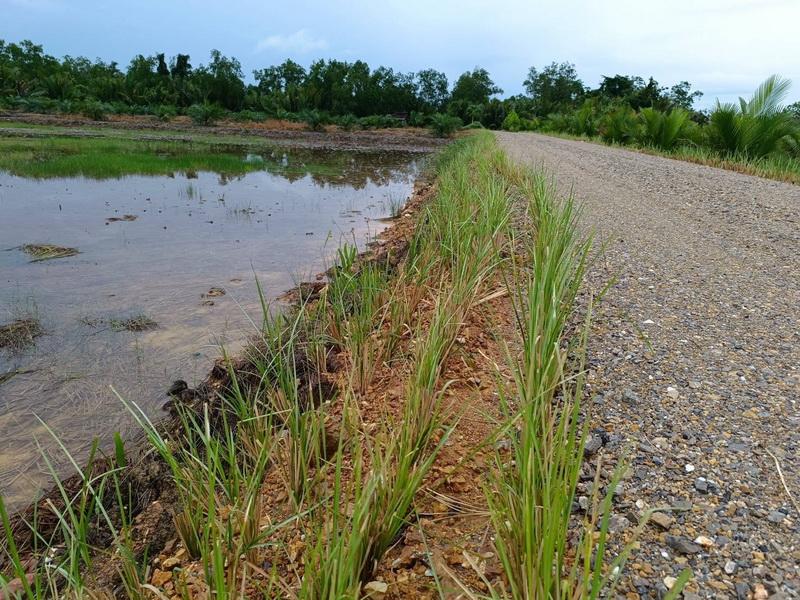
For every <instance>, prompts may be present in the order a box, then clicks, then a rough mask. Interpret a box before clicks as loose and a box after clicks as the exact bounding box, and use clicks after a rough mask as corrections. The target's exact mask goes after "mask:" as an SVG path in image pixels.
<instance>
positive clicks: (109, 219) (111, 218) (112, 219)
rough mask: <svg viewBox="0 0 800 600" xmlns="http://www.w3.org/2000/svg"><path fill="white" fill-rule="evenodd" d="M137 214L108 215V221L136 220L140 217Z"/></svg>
mask: <svg viewBox="0 0 800 600" xmlns="http://www.w3.org/2000/svg"><path fill="white" fill-rule="evenodd" d="M138 218H139V217H137V216H136V215H122V216H121V217H108V218H107V219H106V223H116V222H117V221H135V220H136V219H138Z"/></svg>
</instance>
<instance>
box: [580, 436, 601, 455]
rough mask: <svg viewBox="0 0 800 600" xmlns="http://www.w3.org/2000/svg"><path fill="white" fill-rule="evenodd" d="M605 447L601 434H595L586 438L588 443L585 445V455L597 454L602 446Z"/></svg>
mask: <svg viewBox="0 0 800 600" xmlns="http://www.w3.org/2000/svg"><path fill="white" fill-rule="evenodd" d="M602 447H603V438H601V437H600V436H599V435H593V436H591V437H589V439H588V440H586V443H585V444H584V446H583V454H584V455H585V456H591V455H592V454H595V453H596V452H597V451H598V450H600V448H602Z"/></svg>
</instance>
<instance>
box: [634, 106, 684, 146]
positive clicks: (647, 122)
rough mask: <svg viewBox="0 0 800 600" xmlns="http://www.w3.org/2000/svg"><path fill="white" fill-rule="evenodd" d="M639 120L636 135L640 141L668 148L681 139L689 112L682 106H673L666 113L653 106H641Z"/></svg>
mask: <svg viewBox="0 0 800 600" xmlns="http://www.w3.org/2000/svg"><path fill="white" fill-rule="evenodd" d="M639 120H640V121H641V123H642V128H641V129H640V131H639V137H638V141H639V142H640V143H642V144H645V145H648V146H654V147H656V148H659V149H661V150H670V149H672V148H673V147H674V146H675V144H677V143H678V141H680V140H682V139H683V132H684V130H685V129H686V125H687V124H688V123H689V113H688V112H687V111H685V110H683V109H682V108H675V109H673V110H672V111H671V112H668V113H665V112H662V111H660V110H656V109H655V108H643V109H642V110H641V111H640V112H639Z"/></svg>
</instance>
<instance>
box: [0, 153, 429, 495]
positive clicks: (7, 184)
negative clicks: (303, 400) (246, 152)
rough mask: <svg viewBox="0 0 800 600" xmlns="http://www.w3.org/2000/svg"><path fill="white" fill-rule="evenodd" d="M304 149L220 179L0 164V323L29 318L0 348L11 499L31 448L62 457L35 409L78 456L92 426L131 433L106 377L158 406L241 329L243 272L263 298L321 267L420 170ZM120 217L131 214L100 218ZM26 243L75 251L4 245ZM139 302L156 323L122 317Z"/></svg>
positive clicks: (38, 477)
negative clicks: (146, 326)
mask: <svg viewBox="0 0 800 600" xmlns="http://www.w3.org/2000/svg"><path fill="white" fill-rule="evenodd" d="M307 158H308V157H307V156H304V160H306V159H307ZM243 160H260V159H259V158H254V157H249V158H247V157H243ZM313 160H314V167H313V168H311V171H312V173H311V174H309V173H307V172H306V173H305V174H304V173H303V171H304V169H302V168H301V169H299V171H298V170H294V169H291V168H286V167H287V165H288V166H291V165H292V163H293V157H292V155H291V153H290V154H289V155H288V156H279V157H278V158H277V160H272V159H268V161H267V163H266V164H265V170H259V171H255V172H250V173H248V174H246V175H242V176H237V177H234V178H227V177H224V176H221V175H219V174H215V173H202V172H201V173H197V174H194V173H190V175H191V177H187V175H186V174H175V176H174V177H149V176H129V177H124V178H122V179H113V180H90V179H85V178H68V179H48V180H29V179H23V178H19V177H15V176H11V175H8V174H3V173H0V325H1V324H4V323H6V322H9V321H12V320H14V319H17V318H27V317H34V318H36V319H38V320H39V321H40V323H41V326H42V328H43V331H44V334H43V335H41V336H40V337H38V338H36V343H35V345H34V346H31V347H28V348H27V349H24V350H22V351H16V352H11V351H9V350H8V349H5V350H3V349H0V381H1V380H2V378H4V374H5V377H6V381H5V382H3V383H0V493H2V494H3V495H4V496H5V497H6V499H7V500H8V501H10V503H11V504H12V505H19V504H20V503H21V502H24V501H26V500H28V499H30V498H31V497H32V495H33V494H34V493H35V492H36V491H37V490H38V489H41V488H42V486H44V485H47V484H48V483H49V481H50V477H49V475H48V473H47V469H46V468H45V465H44V462H43V461H42V459H41V456H40V451H39V449H38V446H41V447H43V448H45V449H48V450H49V452H50V453H51V454H52V455H53V456H55V457H56V459H57V461H58V462H59V464H64V461H63V457H62V458H61V459H60V460H59V453H58V452H57V451H55V444H54V440H53V439H52V438H51V436H50V434H49V433H48V432H47V430H46V428H45V426H44V425H43V424H42V423H41V422H40V421H39V419H41V420H42V421H44V422H46V423H47V425H48V426H49V427H51V428H52V429H53V430H54V431H55V433H56V434H57V435H58V436H59V437H60V439H61V440H62V441H63V442H64V443H65V445H66V446H67V448H68V449H69V450H70V451H71V452H72V453H73V454H74V455H75V456H76V457H77V458H79V459H84V458H85V456H86V453H87V451H88V449H89V447H90V444H91V440H92V438H93V437H95V436H99V437H100V438H101V440H106V441H107V440H109V439H110V438H111V434H112V432H114V431H118V430H119V431H123V432H125V431H130V428H131V422H130V418H129V417H128V415H127V413H126V410H125V409H124V407H123V406H122V405H121V403H120V401H119V400H118V399H117V398H116V397H115V396H114V395H113V393H112V392H111V390H110V387H109V386H111V385H113V386H114V387H115V388H116V389H117V391H118V392H119V393H120V394H121V395H122V396H124V397H125V398H128V399H131V400H133V401H135V402H136V403H137V404H139V405H140V406H142V407H143V408H144V409H145V411H147V412H148V413H149V414H150V415H152V416H156V417H157V416H159V415H160V414H161V407H162V405H163V404H164V402H165V401H166V396H165V390H166V389H167V388H168V387H169V385H170V384H171V382H172V381H174V380H176V379H185V380H186V381H187V382H188V383H189V385H195V384H197V383H199V382H200V381H201V380H202V379H203V377H204V376H205V374H206V373H207V371H208V368H209V365H210V364H211V362H212V361H213V360H214V359H215V358H216V357H218V356H219V348H220V344H221V343H224V344H226V347H229V348H230V347H232V348H234V349H235V348H236V347H237V346H240V345H241V343H242V341H243V340H245V339H246V338H247V336H248V335H250V334H252V333H253V331H254V329H253V325H252V322H251V321H250V319H251V318H257V315H258V311H259V308H258V298H257V292H256V286H255V278H256V277H258V279H259V280H260V282H261V284H262V286H263V287H264V290H265V292H266V294H267V296H268V297H269V298H276V297H277V296H278V295H280V294H281V293H282V292H283V291H285V290H286V289H287V288H289V287H291V286H292V284H293V283H294V282H296V281H298V280H302V279H307V278H309V277H313V276H314V274H316V273H318V272H319V271H321V270H323V269H324V267H325V266H326V265H327V264H329V261H330V256H331V254H332V253H333V252H334V250H335V248H336V246H337V245H338V244H339V243H340V242H341V241H344V240H348V241H350V242H356V243H358V244H359V245H360V246H363V245H364V243H366V241H367V240H368V238H369V237H370V236H373V235H375V234H376V233H378V232H379V231H380V230H381V229H382V227H384V225H383V224H382V222H381V221H380V219H381V218H382V217H386V216H387V215H388V214H389V213H390V210H391V205H392V204H393V203H395V202H397V201H402V200H403V199H404V198H406V197H407V196H408V194H409V193H410V191H411V186H412V182H413V178H414V176H415V174H416V172H417V170H418V167H419V159H418V158H414V157H412V156H410V155H395V154H393V155H386V154H380V155H378V154H376V155H372V154H354V155H347V156H343V155H342V154H341V153H337V154H335V155H316V156H314V157H313ZM124 215H132V216H133V217H135V219H134V220H127V221H126V220H119V221H111V220H110V219H111V218H113V217H116V218H120V217H123V216H124ZM128 218H131V217H128ZM29 243H51V244H58V245H62V246H71V247H75V248H77V249H78V250H79V251H80V254H78V255H76V256H72V257H68V258H59V259H53V260H48V261H43V262H30V258H31V257H30V256H28V255H27V254H25V253H23V252H22V251H20V250H19V249H14V248H15V247H18V246H21V245H23V244H29ZM7 248H12V249H10V250H6V249H7ZM212 288H220V289H222V290H224V292H225V293H224V295H214V293H212V295H210V296H209V295H208V294H209V291H210V290H211V289H212ZM216 293H217V294H218V293H219V292H216ZM140 315H144V316H146V317H147V318H148V319H151V320H152V321H155V322H156V323H157V324H158V326H157V327H156V328H154V329H150V330H146V331H128V330H126V329H125V328H124V327H123V326H122V322H124V321H125V319H128V318H131V317H138V316H140ZM11 372H16V374H15V375H13V376H11V377H10V378H8V375H9V373H11Z"/></svg>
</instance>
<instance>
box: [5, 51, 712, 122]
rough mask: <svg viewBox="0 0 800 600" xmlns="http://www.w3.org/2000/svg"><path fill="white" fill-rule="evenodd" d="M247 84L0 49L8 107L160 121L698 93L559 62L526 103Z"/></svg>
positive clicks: (354, 69)
mask: <svg viewBox="0 0 800 600" xmlns="http://www.w3.org/2000/svg"><path fill="white" fill-rule="evenodd" d="M253 79H254V83H250V84H248V83H246V82H245V78H244V73H243V70H242V66H241V63H240V62H239V61H238V60H237V59H236V58H234V57H228V56H225V55H224V54H222V53H221V52H220V51H218V50H212V51H211V54H210V57H209V60H208V61H207V62H206V63H204V64H199V65H197V66H194V65H192V62H191V57H190V56H189V55H188V54H177V55H176V56H173V57H171V58H169V59H168V58H167V57H166V56H165V55H164V54H163V53H157V54H152V55H143V54H139V55H137V56H135V57H134V58H133V59H131V61H130V63H129V64H128V65H127V67H125V68H123V67H121V66H120V65H119V64H117V63H116V62H113V61H112V62H104V61H102V60H100V59H97V60H94V61H92V60H90V59H88V58H84V57H77V58H75V57H71V56H65V57H64V58H62V59H58V58H56V57H54V56H51V55H49V54H47V53H46V52H45V51H44V49H43V47H42V46H41V45H37V44H34V43H33V42H31V41H29V40H26V41H23V42H20V43H7V42H4V41H2V40H0V98H2V103H3V105H4V106H5V107H9V108H20V109H28V110H37V111H39V110H42V111H48V110H52V111H58V110H64V111H67V110H69V109H72V110H81V108H82V107H83V105H85V104H87V103H93V102H94V103H102V104H104V105H105V106H103V108H104V109H105V110H106V111H107V112H122V113H125V112H129V113H143V114H148V113H151V114H157V113H158V112H159V111H167V112H169V109H170V108H172V109H174V112H175V113H177V112H184V111H186V110H187V109H188V108H190V107H191V106H193V105H198V104H200V105H214V106H217V107H219V108H220V109H222V110H224V111H229V112H241V111H252V112H255V113H264V114H266V115H269V116H281V115H282V114H285V113H302V112H303V111H312V110H316V111H320V112H323V113H327V114H329V115H332V116H345V115H352V116H354V117H369V116H373V115H392V114H404V115H411V113H418V114H419V115H431V114H434V113H448V114H450V115H453V116H456V117H458V118H460V119H461V120H462V121H463V122H465V123H470V122H479V123H481V124H483V125H484V126H485V127H494V128H499V127H500V126H501V125H502V122H503V120H504V119H505V117H506V116H507V115H508V113H509V112H511V111H512V110H514V111H516V112H517V113H519V114H523V115H526V116H527V117H529V118H532V117H542V116H545V115H546V114H549V113H552V112H556V111H563V110H565V109H568V108H570V107H574V106H576V105H577V104H579V103H580V102H581V100H582V99H583V98H585V97H590V96H596V97H603V98H607V99H612V100H613V99H625V100H626V101H628V102H629V103H630V104H631V106H633V107H634V108H638V107H639V106H659V107H670V106H678V105H679V106H684V107H686V108H691V103H692V101H693V100H694V99H695V98H696V97H697V96H698V95H699V94H700V93H699V92H692V91H691V86H690V85H689V84H688V83H686V82H683V83H681V84H678V85H677V86H673V87H672V88H670V89H669V90H666V89H665V88H662V87H660V86H659V85H658V83H657V82H655V81H654V80H653V79H652V78H650V79H649V80H648V81H647V82H645V81H644V80H643V79H642V78H640V77H628V76H622V75H616V76H614V77H604V78H603V80H602V82H601V84H600V86H599V87H598V88H597V89H595V90H590V89H588V88H586V87H585V86H584V85H583V83H582V82H581V81H580V79H578V77H577V75H576V73H575V68H574V66H573V65H569V64H567V63H564V64H561V65H558V64H556V63H553V64H552V65H550V66H549V67H546V68H544V69H542V70H541V71H537V70H536V69H535V68H531V70H530V73H529V74H528V78H527V79H526V80H525V88H526V90H527V91H528V95H527V96H526V95H518V96H512V97H510V98H507V99H504V100H501V99H499V98H497V95H499V94H502V92H503V90H501V89H500V88H499V87H498V86H497V85H496V84H495V83H494V81H493V80H492V78H491V76H490V74H489V73H488V71H486V70H485V69H482V68H479V67H476V68H475V69H473V70H471V71H467V72H465V73H463V74H462V75H460V76H459V77H458V78H457V79H456V81H455V82H453V84H452V86H451V85H450V82H449V81H448V78H447V76H446V75H445V74H444V73H442V72H441V71H437V70H436V69H430V68H429V69H423V70H421V71H418V72H415V73H402V72H398V71H395V70H393V69H391V68H388V67H384V66H380V67H377V68H374V69H373V68H370V66H369V65H368V64H367V63H366V62H364V61H362V60H356V61H354V62H347V61H341V60H335V59H331V60H322V59H320V60H315V61H314V62H312V63H311V64H310V65H309V66H308V67H307V68H306V67H304V66H302V65H300V64H298V63H297V62H295V61H293V60H286V61H284V62H283V63H281V64H279V65H274V66H269V67H265V68H262V69H256V70H255V71H253Z"/></svg>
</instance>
